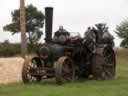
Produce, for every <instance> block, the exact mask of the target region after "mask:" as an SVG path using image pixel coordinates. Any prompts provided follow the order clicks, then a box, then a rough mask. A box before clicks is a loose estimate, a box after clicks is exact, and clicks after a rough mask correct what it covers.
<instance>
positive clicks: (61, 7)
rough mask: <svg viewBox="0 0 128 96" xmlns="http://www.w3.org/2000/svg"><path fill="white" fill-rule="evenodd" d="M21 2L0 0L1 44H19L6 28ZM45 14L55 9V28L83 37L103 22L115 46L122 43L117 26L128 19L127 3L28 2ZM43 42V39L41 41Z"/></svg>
mask: <svg viewBox="0 0 128 96" xmlns="http://www.w3.org/2000/svg"><path fill="white" fill-rule="evenodd" d="M19 1H20V0H1V2H0V12H1V15H0V42H3V41H4V40H7V39H8V40H10V41H11V42H20V35H15V36H12V35H11V34H10V33H9V32H3V30H2V29H3V28H2V27H3V26H4V25H6V24H8V23H10V22H11V15H10V13H11V11H12V10H14V9H17V8H19ZM25 1H26V5H28V4H33V5H34V6H36V7H37V8H38V9H39V10H41V11H43V12H44V7H46V6H53V7H54V26H53V28H54V29H53V30H54V31H55V30H57V28H58V27H59V25H63V26H64V28H65V29H67V30H68V31H70V32H80V33H81V34H83V33H84V32H85V30H86V28H87V27H88V26H94V24H96V23H100V22H104V23H107V24H108V26H109V31H110V32H111V33H112V34H113V35H114V36H115V42H116V46H118V45H119V43H120V39H119V38H118V37H117V36H116V34H115V33H114V30H115V26H116V25H118V24H120V22H121V21H122V20H124V19H126V18H127V17H128V0H25ZM42 40H43V38H42Z"/></svg>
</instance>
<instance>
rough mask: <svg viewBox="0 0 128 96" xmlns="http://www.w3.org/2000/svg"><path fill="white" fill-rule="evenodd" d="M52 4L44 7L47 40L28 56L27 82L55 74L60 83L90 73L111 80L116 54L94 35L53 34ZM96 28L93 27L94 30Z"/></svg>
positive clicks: (88, 75)
mask: <svg viewBox="0 0 128 96" xmlns="http://www.w3.org/2000/svg"><path fill="white" fill-rule="evenodd" d="M52 13H53V9H52V8H51V7H47V8H45V16H46V21H45V23H46V24H45V25H46V26H45V28H46V38H45V41H46V42H45V43H44V44H42V47H41V48H40V49H39V51H38V52H37V53H36V55H35V56H31V57H29V58H26V60H25V63H24V66H23V69H22V79H23V82H24V83H29V82H35V81H36V82H39V81H41V80H42V79H48V78H56V82H57V83H58V84H61V83H63V82H64V81H72V80H75V79H80V78H89V77H90V76H91V77H92V78H94V79H97V80H111V79H114V76H115V54H114V51H113V49H112V46H111V45H109V44H96V43H95V42H93V40H91V39H87V38H81V37H80V36H79V35H77V36H71V34H70V33H69V32H65V31H64V32H56V33H55V34H54V38H52ZM92 31H93V30H92Z"/></svg>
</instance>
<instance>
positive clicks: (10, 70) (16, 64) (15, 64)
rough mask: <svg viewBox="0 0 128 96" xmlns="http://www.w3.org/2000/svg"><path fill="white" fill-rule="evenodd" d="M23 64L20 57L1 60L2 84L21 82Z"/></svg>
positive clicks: (0, 75) (0, 78)
mask: <svg viewBox="0 0 128 96" xmlns="http://www.w3.org/2000/svg"><path fill="white" fill-rule="evenodd" d="M23 62H24V60H23V59H22V58H19V57H15V58H0V83H9V82H17V81H20V80H21V69H22V65H23Z"/></svg>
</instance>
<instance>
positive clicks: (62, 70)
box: [55, 56, 75, 84]
mask: <svg viewBox="0 0 128 96" xmlns="http://www.w3.org/2000/svg"><path fill="white" fill-rule="evenodd" d="M55 76H56V83H57V84H62V83H63V82H64V81H72V80H74V76H75V70H74V65H73V61H72V60H71V59H70V58H69V57H66V56H63V57H60V58H59V59H58V60H57V62H56V63H55Z"/></svg>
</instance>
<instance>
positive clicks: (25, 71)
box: [22, 58, 42, 83]
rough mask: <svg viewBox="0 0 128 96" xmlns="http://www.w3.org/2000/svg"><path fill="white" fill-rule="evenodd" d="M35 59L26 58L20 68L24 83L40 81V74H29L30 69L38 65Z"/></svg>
mask: <svg viewBox="0 0 128 96" xmlns="http://www.w3.org/2000/svg"><path fill="white" fill-rule="evenodd" d="M38 63H39V62H37V60H36V59H33V58H32V59H29V58H26V59H25V62H24V65H23V68H22V80H23V82H24V83H32V82H40V81H41V79H42V77H41V76H36V77H35V76H33V75H31V73H32V71H33V70H31V69H33V68H37V67H39V66H40V65H39V64H38Z"/></svg>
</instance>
